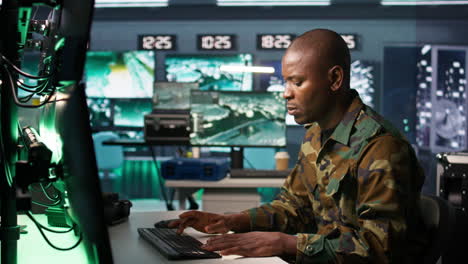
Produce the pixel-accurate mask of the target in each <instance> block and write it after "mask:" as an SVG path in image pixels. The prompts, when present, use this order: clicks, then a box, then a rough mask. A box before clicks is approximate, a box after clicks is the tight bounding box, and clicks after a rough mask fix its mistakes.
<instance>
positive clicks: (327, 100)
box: [282, 29, 352, 129]
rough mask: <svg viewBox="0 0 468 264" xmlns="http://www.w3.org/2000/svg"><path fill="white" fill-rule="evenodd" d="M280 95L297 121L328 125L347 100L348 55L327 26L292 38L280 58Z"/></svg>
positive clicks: (323, 127) (344, 47)
mask: <svg viewBox="0 0 468 264" xmlns="http://www.w3.org/2000/svg"><path fill="white" fill-rule="evenodd" d="M282 74H283V78H284V80H285V82H286V85H285V90H284V93H283V97H284V98H285V99H286V100H287V108H288V113H289V114H290V115H293V116H294V119H295V120H296V122H297V123H299V124H307V123H312V122H318V123H319V125H320V127H321V128H322V129H326V128H332V127H334V126H336V124H337V123H338V122H339V121H340V120H341V118H342V117H343V114H344V112H345V111H346V110H347V108H348V105H349V104H350V103H351V99H352V98H351V94H352V93H351V90H350V84H349V81H350V54H349V49H348V47H347V45H346V43H345V41H344V40H343V38H342V37H341V36H340V35H338V34H337V33H336V32H333V31H331V30H327V29H315V30H311V31H308V32H306V33H304V34H302V35H301V36H299V37H298V38H296V39H295V40H294V41H293V43H292V44H291V46H289V48H288V49H287V50H286V53H285V55H284V56H283V59H282Z"/></svg>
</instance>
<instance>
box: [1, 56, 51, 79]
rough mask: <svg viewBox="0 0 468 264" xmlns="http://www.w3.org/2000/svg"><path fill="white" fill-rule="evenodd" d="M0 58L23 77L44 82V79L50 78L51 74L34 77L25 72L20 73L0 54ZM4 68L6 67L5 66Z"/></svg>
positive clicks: (18, 69)
mask: <svg viewBox="0 0 468 264" xmlns="http://www.w3.org/2000/svg"><path fill="white" fill-rule="evenodd" d="M0 58H1V59H2V60H4V61H5V62H7V63H8V64H9V65H10V67H12V68H13V69H14V70H15V71H16V72H17V73H19V74H21V75H23V76H26V77H28V78H31V79H39V80H45V79H48V78H50V77H52V74H48V75H43V76H35V75H32V74H29V73H27V72H24V71H22V70H21V69H20V68H18V67H17V66H16V65H15V64H14V63H12V62H11V61H10V60H9V59H8V58H7V57H5V56H3V54H0ZM5 66H6V65H5Z"/></svg>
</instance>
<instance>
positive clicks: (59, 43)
mask: <svg viewBox="0 0 468 264" xmlns="http://www.w3.org/2000/svg"><path fill="white" fill-rule="evenodd" d="M63 46H65V38H61V39H59V40H58V41H57V43H56V44H55V47H54V50H55V51H57V50H59V49H61V48H62V47H63Z"/></svg>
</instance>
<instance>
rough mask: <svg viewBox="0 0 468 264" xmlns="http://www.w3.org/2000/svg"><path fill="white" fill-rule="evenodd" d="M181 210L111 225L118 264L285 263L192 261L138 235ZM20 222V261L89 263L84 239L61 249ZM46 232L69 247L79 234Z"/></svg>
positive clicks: (270, 262) (271, 262)
mask: <svg viewBox="0 0 468 264" xmlns="http://www.w3.org/2000/svg"><path fill="white" fill-rule="evenodd" d="M181 212H182V211H178V212H177V211H171V212H134V213H132V214H131V215H130V218H129V220H128V221H127V222H124V223H122V224H119V225H116V226H112V227H110V228H109V234H110V242H111V247H112V255H113V258H114V263H115V264H138V263H176V264H184V263H192V264H193V263H208V264H209V263H219V262H223V263H226V262H229V263H234V264H237V263H239V264H251V263H255V264H263V263H264V264H275V263H286V262H284V261H283V260H281V259H280V258H278V257H268V258H243V257H240V256H225V257H223V258H222V259H210V260H207V259H203V260H189V261H180V260H177V261H169V260H167V259H166V258H165V257H164V256H162V255H161V254H159V252H158V251H157V250H156V249H155V248H153V247H152V246H151V245H150V244H149V243H147V242H146V241H144V240H143V239H141V238H140V237H139V235H138V231H137V228H138V227H152V225H153V223H154V222H156V221H159V220H166V219H172V218H177V216H178V215H179V214H180V213H181ZM35 217H36V219H38V220H40V221H41V222H42V223H44V224H45V223H46V222H47V221H46V218H45V216H44V215H35ZM18 224H21V225H27V229H26V230H28V234H25V235H21V239H20V240H19V241H18V264H23V263H50V264H53V263H67V264H84V263H88V262H87V259H86V254H85V253H84V247H83V243H81V244H80V245H79V246H78V247H77V248H75V249H73V250H70V251H58V250H55V249H53V248H51V247H50V246H48V245H47V244H46V242H45V241H44V240H43V238H42V237H41V235H40V234H39V231H38V230H37V228H36V226H34V224H33V223H32V222H31V220H29V219H28V218H27V217H26V216H25V215H20V216H19V217H18ZM186 233H187V234H189V235H192V236H193V237H195V238H197V239H198V240H200V241H202V242H205V241H206V240H207V239H208V237H210V236H211V235H207V234H203V233H200V232H197V231H196V230H194V229H192V228H188V229H187V230H186ZM47 236H48V237H49V238H50V239H51V240H52V242H53V243H54V244H56V245H58V246H61V247H67V246H70V245H72V244H74V242H76V240H77V238H76V237H74V236H73V234H71V233H70V234H53V233H48V234H47Z"/></svg>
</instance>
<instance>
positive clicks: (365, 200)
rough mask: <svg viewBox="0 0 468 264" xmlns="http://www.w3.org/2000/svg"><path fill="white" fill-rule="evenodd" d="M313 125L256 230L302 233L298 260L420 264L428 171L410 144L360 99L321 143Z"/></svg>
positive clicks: (259, 212)
mask: <svg viewBox="0 0 468 264" xmlns="http://www.w3.org/2000/svg"><path fill="white" fill-rule="evenodd" d="M320 135H321V130H320V127H319V126H318V124H316V123H315V124H312V125H311V126H310V127H308V128H307V131H306V134H305V137H304V140H303V143H302V146H301V151H300V153H299V157H298V161H297V164H296V166H295V168H294V170H293V171H292V172H291V174H290V175H289V176H288V177H287V179H286V181H285V183H284V185H283V187H282V188H281V193H280V194H279V195H278V197H277V198H276V199H275V200H273V201H272V202H271V203H268V204H265V205H262V206H261V207H259V208H253V209H250V210H247V211H244V213H247V214H249V216H250V222H251V230H252V231H253V230H257V231H259V230H263V231H281V232H285V233H288V234H297V255H296V262H297V263H411V262H413V261H414V263H417V262H418V260H420V259H419V258H418V257H421V249H422V247H423V246H424V244H425V238H424V237H423V236H424V235H423V234H424V230H421V229H422V227H421V226H422V225H421V224H420V215H419V212H418V210H417V202H418V200H419V195H420V189H421V186H422V184H423V182H424V174H423V171H422V169H421V167H420V166H419V163H418V161H417V159H416V156H415V154H414V151H413V149H412V148H411V146H410V144H409V143H408V142H407V141H406V140H405V139H404V138H403V137H402V136H401V135H400V134H399V132H398V131H397V130H396V129H394V128H393V127H392V126H391V125H390V124H389V123H388V122H386V121H385V120H383V118H382V117H381V116H379V115H378V114H377V113H376V112H374V110H372V109H371V108H370V107H368V106H366V105H364V104H363V103H362V101H361V99H360V98H359V96H357V93H356V97H355V98H354V99H353V101H352V103H351V105H350V106H349V108H348V111H347V113H346V114H345V116H344V117H343V119H342V121H341V122H340V123H339V124H338V126H337V127H336V129H335V130H334V131H333V133H332V134H331V136H330V137H329V138H328V139H327V140H326V141H325V142H324V144H323V146H321V141H320Z"/></svg>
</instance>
